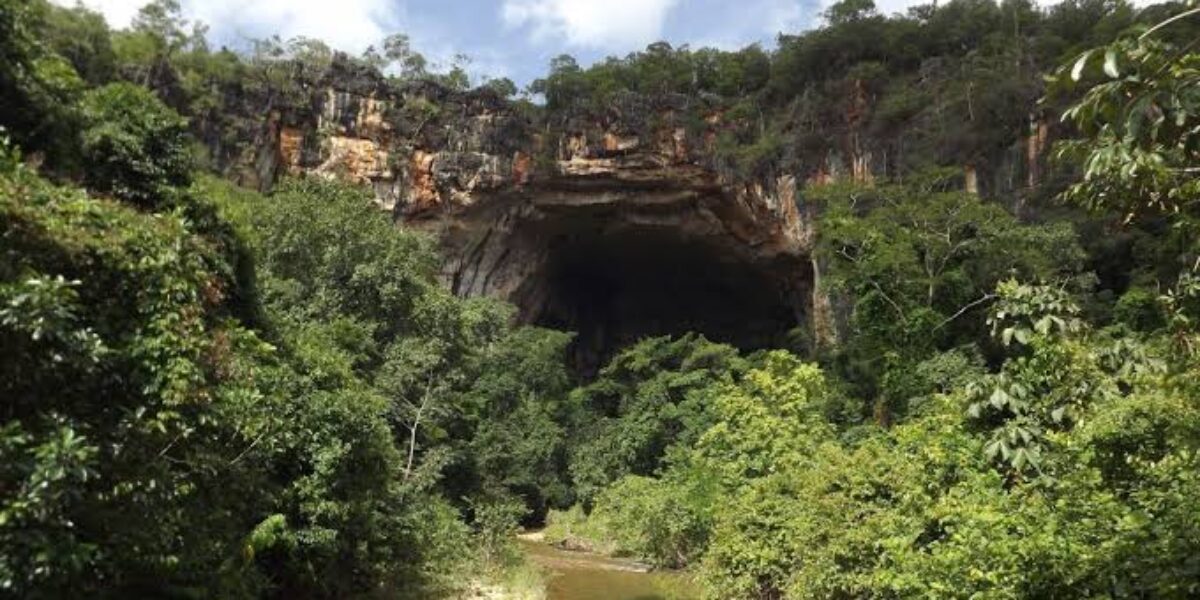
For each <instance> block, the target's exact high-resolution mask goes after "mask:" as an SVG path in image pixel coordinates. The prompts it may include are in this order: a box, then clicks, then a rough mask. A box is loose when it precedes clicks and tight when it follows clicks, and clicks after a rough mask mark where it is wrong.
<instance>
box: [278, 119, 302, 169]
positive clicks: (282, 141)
mask: <svg viewBox="0 0 1200 600" xmlns="http://www.w3.org/2000/svg"><path fill="white" fill-rule="evenodd" d="M303 147H304V132H303V131H301V130H300V129H298V128H295V127H284V128H283V129H281V130H280V132H279V162H280V163H282V164H283V166H284V168H285V169H287V172H288V174H290V175H299V174H300V173H301V171H302V169H303V168H302V166H301V165H300V152H301V149H302V148H303Z"/></svg>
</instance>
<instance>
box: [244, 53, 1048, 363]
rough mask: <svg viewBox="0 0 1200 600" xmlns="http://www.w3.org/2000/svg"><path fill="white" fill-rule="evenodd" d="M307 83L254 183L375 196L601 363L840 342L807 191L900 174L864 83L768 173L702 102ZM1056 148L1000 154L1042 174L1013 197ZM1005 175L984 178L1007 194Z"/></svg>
mask: <svg viewBox="0 0 1200 600" xmlns="http://www.w3.org/2000/svg"><path fill="white" fill-rule="evenodd" d="M302 87H303V89H304V93H303V94H301V95H300V97H301V99H302V101H300V102H296V101H293V102H292V103H291V104H290V105H289V104H278V105H275V108H273V109H272V110H270V111H268V112H267V115H266V118H265V119H264V121H263V123H262V126H261V127H262V128H261V130H260V132H259V134H258V139H259V141H258V143H257V144H256V145H255V148H256V150H255V152H254V156H253V168H252V169H250V172H251V173H252V176H251V179H252V182H253V183H257V184H258V185H260V186H261V187H267V186H269V185H270V183H271V182H272V181H273V180H274V179H276V178H277V177H279V176H280V175H282V174H290V175H294V176H307V177H340V178H344V179H347V180H350V181H354V182H358V183H361V184H364V185H367V186H370V187H371V189H373V190H374V193H375V196H376V199H377V201H378V202H379V204H380V206H381V207H383V208H384V209H386V210H389V211H391V212H392V214H393V215H394V216H395V218H396V219H397V220H398V221H402V222H405V223H407V224H409V225H411V226H415V227H420V228H423V229H426V230H428V231H430V232H431V233H433V234H435V235H436V236H437V237H438V239H439V240H440V242H441V247H442V253H443V259H444V262H443V277H444V280H445V282H446V283H447V285H448V286H449V287H450V288H451V289H452V290H453V291H454V292H455V293H457V294H460V295H462V296H485V295H486V296H494V297H499V298H503V299H506V300H509V301H511V302H512V303H513V304H514V305H515V306H516V307H517V309H518V318H519V319H520V320H521V321H522V322H526V323H537V324H543V325H548V326H554V327H562V328H567V329H571V330H575V331H579V332H580V340H579V345H580V346H581V347H583V348H585V349H587V348H591V350H588V351H586V352H584V354H586V355H590V356H592V358H595V357H597V356H601V355H603V354H604V353H605V352H607V351H608V350H611V349H612V348H614V347H616V346H619V345H621V344H624V343H627V342H630V341H633V340H634V339H636V338H638V337H640V336H644V335H652V334H661V333H680V332H683V331H689V330H699V331H701V332H704V333H706V334H708V335H710V336H712V337H715V338H717V339H720V340H723V341H728V342H731V343H735V344H738V345H740V346H743V347H762V346H768V345H772V344H775V343H778V342H779V338H780V337H781V336H782V335H785V333H786V332H787V331H789V330H792V329H795V328H797V327H801V328H804V329H806V330H807V331H808V332H809V333H811V334H812V336H814V337H815V338H816V341H817V342H821V341H828V340H830V339H832V338H833V337H835V336H836V327H833V326H832V324H831V322H830V320H831V317H830V316H829V315H830V313H831V310H830V308H829V302H828V301H827V299H824V298H821V297H820V296H819V294H820V290H819V289H817V286H816V285H815V281H816V280H817V279H818V273H817V270H818V264H817V262H816V261H813V260H812V256H811V254H812V250H813V245H814V239H815V233H814V232H815V222H816V220H817V215H816V213H815V210H814V208H813V207H811V206H808V205H807V204H806V203H805V202H804V200H803V197H802V189H801V186H803V185H809V184H814V183H824V182H829V181H832V180H836V179H851V180H854V181H858V182H861V183H866V184H870V183H871V182H872V181H873V180H874V179H875V178H876V177H877V176H881V177H887V176H889V172H888V169H889V168H892V167H891V165H893V163H894V161H895V157H894V156H891V157H889V152H891V151H892V150H891V149H892V148H893V147H894V143H893V142H892V141H890V138H888V137H887V136H880V135H878V132H872V131H869V130H868V129H869V128H868V126H867V120H866V118H865V115H866V114H868V113H869V111H870V110H871V108H872V102H873V99H872V97H871V96H870V95H869V94H868V92H867V91H866V89H865V88H864V87H863V86H862V85H861V83H859V84H858V85H855V86H854V87H853V89H852V90H850V91H849V92H848V94H847V97H846V105H845V107H843V109H842V121H841V124H840V125H838V126H837V127H835V128H834V129H831V130H829V135H831V136H832V137H830V138H828V139H826V140H824V141H821V140H817V143H816V145H815V146H814V147H813V148H809V149H808V150H805V149H804V147H803V145H802V144H801V145H798V146H795V147H793V148H790V149H789V154H787V155H786V156H783V157H781V158H779V159H778V160H776V162H775V163H773V164H772V165H768V168H766V169H760V170H757V171H756V172H755V174H753V175H751V176H746V175H745V174H742V175H740V176H734V175H733V174H732V173H731V172H730V170H729V169H727V168H724V167H723V166H722V160H721V158H720V157H719V156H718V152H717V151H716V148H715V146H716V140H717V139H718V136H719V135H721V133H722V131H723V130H725V129H726V128H729V127H731V126H733V125H734V124H731V123H727V122H726V114H725V113H724V112H723V110H722V108H721V106H722V105H721V103H720V102H707V101H706V99H704V98H694V97H683V96H678V95H666V96H663V97H658V98H647V97H643V96H639V95H636V94H632V93H626V94H618V95H617V96H615V97H614V98H613V99H612V100H611V102H609V103H608V105H607V106H606V107H605V109H604V110H601V111H599V112H591V113H588V112H579V113H572V112H562V111H559V112H557V113H551V112H549V111H546V110H544V109H541V108H540V107H535V106H532V105H528V104H522V103H513V102H508V101H506V100H504V99H502V98H500V97H498V96H497V95H496V94H495V93H494V92H491V91H490V90H488V89H486V88H482V89H479V90H475V91H470V92H461V91H453V90H449V89H446V88H444V87H442V86H439V85H437V84H434V83H430V82H407V83H397V82H393V81H388V80H386V79H385V78H384V77H382V76H381V75H380V74H379V73H377V72H375V71H373V70H371V69H369V68H364V67H363V66H362V65H361V64H359V63H355V62H354V61H335V62H334V64H333V66H332V67H331V68H330V69H329V71H328V72H327V73H325V74H324V75H323V76H322V77H320V78H319V79H318V80H314V81H311V82H306V83H305V85H304V86H302ZM593 110H594V109H593ZM1046 135H1047V134H1046V129H1045V127H1044V125H1041V124H1040V123H1039V122H1038V121H1036V120H1034V121H1033V124H1032V125H1031V132H1030V135H1029V139H1027V140H1016V141H1014V142H1013V145H1012V147H1013V148H1014V150H1013V151H1012V152H1008V151H1005V153H1002V154H1004V155H1005V156H1007V155H1012V156H1013V159H1012V162H1013V164H1017V165H1021V166H1022V167H1023V168H1024V169H1025V171H1027V175H1026V176H1027V181H1022V182H1018V183H1016V184H1015V185H1021V184H1027V185H1029V186H1033V185H1035V184H1036V183H1037V182H1036V177H1037V176H1038V173H1037V169H1038V161H1039V160H1040V157H1041V155H1042V153H1043V152H1044V149H1045V145H1046ZM1005 160H1009V159H1003V160H1001V161H999V162H997V161H996V160H983V161H980V162H982V164H984V165H988V169H989V170H988V172H987V175H988V177H991V178H995V177H996V165H1002V164H1006V163H1005V162H1004V161H1005ZM242 162H243V163H245V162H248V161H247V160H246V159H245V158H243V159H242ZM982 171H983V169H982V168H981V167H980V166H979V165H978V164H976V163H975V162H970V163H968V164H965V165H963V172H964V186H965V189H967V190H969V191H971V192H975V193H978V191H979V189H980V188H981V187H983V183H982V182H981V180H982V179H983V175H984V174H983V172H982ZM1014 173H1015V171H1014ZM1010 178H1011V175H1010ZM988 185H990V186H992V188H994V187H995V186H994V185H992V184H991V183H989V184H988Z"/></svg>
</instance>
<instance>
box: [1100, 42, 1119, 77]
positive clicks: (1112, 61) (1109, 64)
mask: <svg viewBox="0 0 1200 600" xmlns="http://www.w3.org/2000/svg"><path fill="white" fill-rule="evenodd" d="M1104 73H1105V74H1106V75H1108V76H1109V77H1112V78H1113V79H1116V78H1118V77H1120V76H1121V73H1120V71H1118V70H1117V51H1116V50H1113V49H1112V48H1109V49H1108V50H1106V51H1105V52H1104Z"/></svg>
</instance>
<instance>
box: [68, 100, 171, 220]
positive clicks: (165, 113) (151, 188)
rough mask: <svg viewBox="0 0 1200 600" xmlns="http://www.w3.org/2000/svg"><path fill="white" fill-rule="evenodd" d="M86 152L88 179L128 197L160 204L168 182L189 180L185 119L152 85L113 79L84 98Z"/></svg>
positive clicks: (165, 198) (95, 185)
mask: <svg viewBox="0 0 1200 600" xmlns="http://www.w3.org/2000/svg"><path fill="white" fill-rule="evenodd" d="M82 112H83V118H84V121H85V122H86V127H85V129H84V132H83V156H84V158H85V159H86V160H87V161H88V162H89V168H88V169H87V181H88V185H89V186H91V187H92V188H93V189H95V190H97V191H99V192H105V193H111V194H113V195H114V196H116V197H118V198H121V199H124V200H128V201H130V202H133V203H136V204H139V205H142V206H145V207H147V208H157V207H159V206H161V205H163V204H164V203H166V202H167V201H168V200H169V198H168V196H169V188H171V187H172V186H186V185H188V183H189V182H190V181H191V169H192V156H191V147H190V135H189V133H188V127H187V120H185V119H184V118H183V117H180V116H179V115H178V114H176V113H175V111H173V110H171V109H170V108H168V107H167V106H166V105H164V104H163V103H162V102H161V101H160V100H159V99H158V98H156V97H155V96H154V94H152V93H151V92H150V91H149V90H147V89H145V88H143V87H140V86H136V85H133V84H129V83H114V84H110V85H107V86H104V87H102V88H97V89H95V90H92V91H90V92H88V93H87V94H86V95H85V96H84V99H83V101H82Z"/></svg>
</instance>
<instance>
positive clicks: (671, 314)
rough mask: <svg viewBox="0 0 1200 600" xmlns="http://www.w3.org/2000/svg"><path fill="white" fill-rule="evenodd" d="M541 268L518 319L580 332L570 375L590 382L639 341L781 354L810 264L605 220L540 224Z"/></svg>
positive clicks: (722, 238) (705, 236)
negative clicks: (682, 337) (664, 338)
mask: <svg viewBox="0 0 1200 600" xmlns="http://www.w3.org/2000/svg"><path fill="white" fill-rule="evenodd" d="M537 229H538V231H537V232H536V233H534V232H526V233H532V235H530V236H529V237H525V239H526V240H530V239H534V240H537V241H538V243H541V244H544V245H545V246H544V254H543V256H544V257H545V260H544V263H543V265H542V268H541V269H539V270H538V272H536V273H535V274H534V275H533V276H532V277H531V278H530V279H529V280H526V282H525V283H524V285H522V286H521V287H522V289H521V290H519V291H518V294H517V297H516V298H515V300H516V303H517V305H518V306H519V307H520V309H521V313H522V320H523V321H525V322H528V323H533V324H536V325H539V326H542V327H549V328H553V329H559V330H566V331H574V332H577V334H578V335H577V337H576V339H575V341H574V343H573V344H572V348H571V357H570V358H571V361H572V363H573V365H574V367H575V370H576V372H577V373H578V374H579V375H581V376H584V377H591V376H593V375H594V374H595V373H596V372H597V371H598V370H599V368H600V367H601V366H603V364H604V363H606V362H607V360H608V359H609V358H611V357H612V356H613V355H614V354H615V353H616V352H617V351H619V350H620V349H621V348H623V347H626V346H628V345H630V344H633V343H635V342H637V341H638V340H640V339H644V338H647V337H653V336H660V335H668V334H670V335H679V334H683V333H687V332H697V333H701V334H703V335H704V336H705V337H707V338H708V339H710V340H714V341H719V342H724V343H728V344H731V345H733V346H736V347H738V348H740V349H742V350H757V349H762V348H769V347H781V346H783V345H784V344H785V342H786V340H787V338H788V335H789V332H791V331H793V330H794V329H795V328H796V327H797V326H799V325H800V324H801V323H803V307H804V302H803V300H802V299H803V298H804V297H805V295H804V294H805V287H806V285H807V282H808V281H809V280H810V274H809V270H810V266H809V264H808V262H807V261H806V260H803V259H802V258H800V257H795V256H786V255H776V256H772V257H763V256H760V255H758V254H756V253H755V252H754V250H753V249H752V248H749V247H747V246H746V245H745V244H743V243H742V242H740V241H737V240H735V239H733V238H732V237H730V236H728V235H721V234H712V233H697V232H696V231H694V228H689V227H685V226H680V225H679V223H678V222H671V221H667V222H657V223H656V222H652V223H650V224H645V223H642V224H638V223H630V222H628V221H624V220H620V219H611V218H608V219H606V218H603V216H602V215H595V214H590V215H587V214H585V215H573V216H571V217H565V216H559V217H556V218H551V219H547V220H542V221H540V222H539V223H538V225H537Z"/></svg>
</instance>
